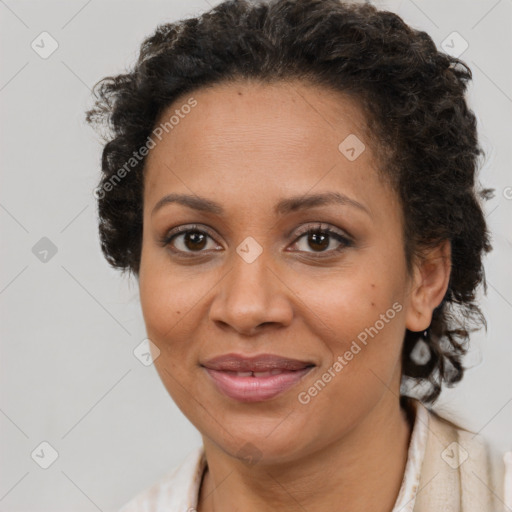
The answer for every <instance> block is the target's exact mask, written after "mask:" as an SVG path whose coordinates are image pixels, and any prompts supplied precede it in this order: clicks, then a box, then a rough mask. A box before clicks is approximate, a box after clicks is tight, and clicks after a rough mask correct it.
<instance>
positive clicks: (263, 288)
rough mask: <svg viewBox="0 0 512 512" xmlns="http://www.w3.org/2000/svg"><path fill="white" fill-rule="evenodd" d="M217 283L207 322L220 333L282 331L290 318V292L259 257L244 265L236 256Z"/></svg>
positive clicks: (246, 333) (291, 310)
mask: <svg viewBox="0 0 512 512" xmlns="http://www.w3.org/2000/svg"><path fill="white" fill-rule="evenodd" d="M234 260H235V261H234V264H233V266H232V268H231V270H230V271H229V272H228V274H227V275H226V276H225V277H224V279H222V280H221V282H220V283H219V285H218V288H217V294H216V295H215V297H214V299H213V301H212V304H211V307H210V312H209V313H210V320H211V321H212V322H214V323H215V324H217V326H219V327H221V328H223V329H225V330H226V329H232V330H234V331H236V332H237V333H239V334H242V335H248V336H250V335H255V334H257V333H259V332H261V331H262V330H264V329H267V328H269V327H270V326H272V327H273V328H279V327H285V326H288V325H290V323H291V321H292V318H293V307H292V301H291V300H290V294H292V292H291V291H290V289H289V288H288V286H287V285H286V284H285V283H284V282H283V280H282V279H281V278H280V277H278V275H277V274H276V271H275V270H274V269H273V268H271V266H269V261H268V258H265V257H264V256H263V254H261V255H260V256H259V257H258V258H257V259H256V260H255V261H253V262H251V263H248V262H247V261H245V260H244V259H243V258H241V257H239V256H238V255H236V256H235V257H234Z"/></svg>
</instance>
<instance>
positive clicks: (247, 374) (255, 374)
mask: <svg viewBox="0 0 512 512" xmlns="http://www.w3.org/2000/svg"><path fill="white" fill-rule="evenodd" d="M234 373H235V374H236V376H237V377H251V376H252V377H269V376H270V375H279V374H281V373H283V370H281V369H279V368H274V369H273V370H267V371H264V372H234Z"/></svg>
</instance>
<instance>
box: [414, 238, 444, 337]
mask: <svg viewBox="0 0 512 512" xmlns="http://www.w3.org/2000/svg"><path fill="white" fill-rule="evenodd" d="M450 273H451V244H450V241H449V240H445V241H443V242H442V243H440V244H439V245H437V246H436V247H434V248H432V249H428V250H426V251H425V252H424V253H423V256H422V258H421V260H419V261H418V263H417V264H416V265H415V268H414V276H413V285H412V288H411V296H410V300H409V308H408V311H407V316H406V327H407V329H409V330H410V331H414V332H418V331H424V330H426V329H427V328H428V327H429V325H430V322H431V321H432V312H433V311H434V309H435V308H436V307H437V306H439V304H441V302H442V300H443V298H444V296H445V294H446V290H447V289H448V284H449V282H450Z"/></svg>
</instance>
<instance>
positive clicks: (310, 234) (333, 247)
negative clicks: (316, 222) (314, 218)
mask: <svg viewBox="0 0 512 512" xmlns="http://www.w3.org/2000/svg"><path fill="white" fill-rule="evenodd" d="M352 245H353V242H352V240H351V239H350V238H349V237H348V236H345V235H344V234H342V233H341V232H338V231H335V230H333V229H332V228H329V227H325V228H323V227H322V226H314V227H312V228H311V227H310V228H309V229H307V230H304V231H303V232H302V234H301V235H300V236H299V237H298V238H297V240H296V242H295V243H294V246H296V247H297V248H298V250H299V252H305V253H309V254H311V255H313V256H316V255H317V254H316V253H325V255H326V256H328V255H332V254H333V253H336V252H339V251H342V250H343V249H345V248H347V247H351V246H352ZM321 256H323V254H318V257H321Z"/></svg>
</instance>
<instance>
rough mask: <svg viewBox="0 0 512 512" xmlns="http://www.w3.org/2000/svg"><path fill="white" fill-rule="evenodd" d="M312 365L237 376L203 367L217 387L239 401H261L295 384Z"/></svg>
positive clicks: (232, 373)
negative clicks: (264, 373)
mask: <svg viewBox="0 0 512 512" xmlns="http://www.w3.org/2000/svg"><path fill="white" fill-rule="evenodd" d="M313 368H314V367H313V366H310V367H308V368H304V369H303V370H295V371H285V372H283V373H279V374H277V375H269V376H268V377H252V376H251V377H239V376H237V375H236V374H235V373H234V372H226V371H219V370H212V369H210V368H205V370H206V371H207V372H208V374H209V375H210V377H211V378H212V379H213V381H214V382H215V384H216V385H217V388H218V389H219V390H220V391H221V392H222V393H224V394H225V395H227V396H228V397H230V398H233V399H235V400H238V401H240V402H261V401H263V400H269V399H270V398H274V397H275V396H277V395H279V394H281V393H284V392H285V391H287V390H288V389H290V388H291V387H292V386H294V385H295V384H297V383H298V382H299V381H300V380H301V379H302V377H303V376H304V375H306V374H307V373H308V372H309V371H310V370H312V369H313Z"/></svg>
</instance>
